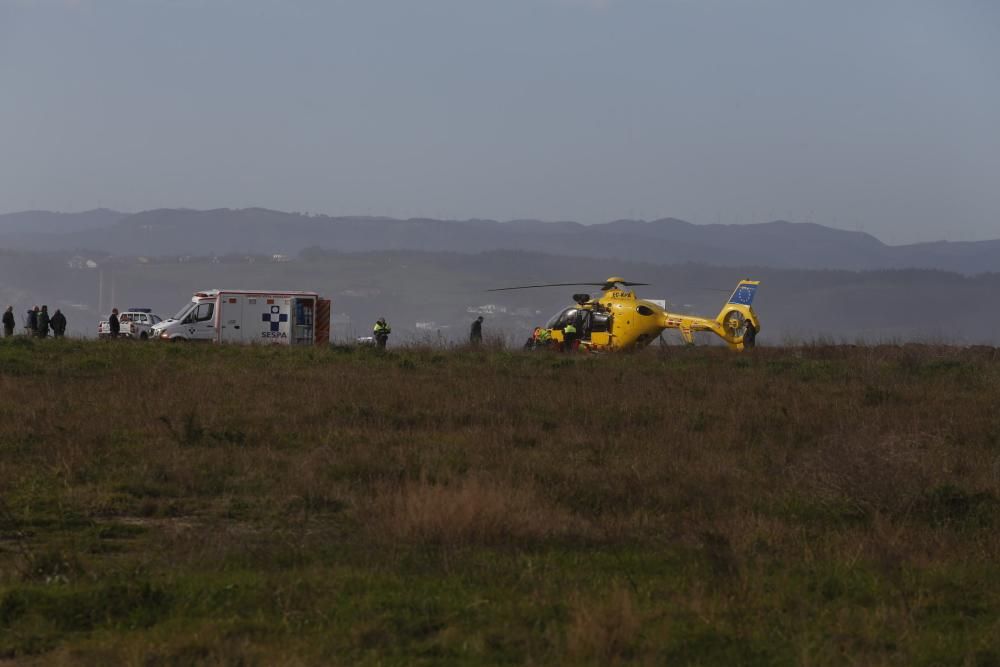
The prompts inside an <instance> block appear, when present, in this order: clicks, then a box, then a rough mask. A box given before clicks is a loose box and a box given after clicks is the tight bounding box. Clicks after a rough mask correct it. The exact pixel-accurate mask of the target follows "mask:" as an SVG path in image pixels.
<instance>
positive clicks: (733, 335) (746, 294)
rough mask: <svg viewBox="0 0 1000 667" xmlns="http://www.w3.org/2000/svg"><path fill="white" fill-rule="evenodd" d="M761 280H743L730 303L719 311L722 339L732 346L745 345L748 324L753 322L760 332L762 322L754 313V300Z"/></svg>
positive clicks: (717, 319)
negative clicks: (744, 338) (744, 333)
mask: <svg viewBox="0 0 1000 667" xmlns="http://www.w3.org/2000/svg"><path fill="white" fill-rule="evenodd" d="M759 286H760V281H759V280H741V281H740V282H739V284H738V285H737V286H736V289H735V290H733V294H732V296H730V297H729V301H727V302H726V304H725V305H724V306H723V307H722V310H720V311H719V315H718V317H716V318H715V321H716V323H717V324H718V325H719V326H720V327H721V328H722V333H723V335H722V338H723V339H724V340H725V341H726V342H727V343H729V344H730V345H731V346H735V347H741V346H742V345H743V332H744V331H745V330H746V322H747V321H748V320H749V321H750V322H753V325H754V328H755V329H756V330H757V331H760V320H759V319H757V314H756V313H755V312H754V311H753V299H754V297H755V296H756V295H757V288H758V287H759Z"/></svg>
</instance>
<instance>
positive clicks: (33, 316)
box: [3, 306, 66, 338]
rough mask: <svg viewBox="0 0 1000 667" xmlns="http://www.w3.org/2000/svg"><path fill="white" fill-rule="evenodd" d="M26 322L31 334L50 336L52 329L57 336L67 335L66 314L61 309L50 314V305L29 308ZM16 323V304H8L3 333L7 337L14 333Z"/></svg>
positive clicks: (40, 336)
mask: <svg viewBox="0 0 1000 667" xmlns="http://www.w3.org/2000/svg"><path fill="white" fill-rule="evenodd" d="M25 322H26V324H25V329H26V330H27V333H28V335H29V336H34V337H36V338H48V335H49V331H50V330H51V331H52V335H53V336H55V337H56V338H62V337H63V336H65V335H66V316H65V315H63V314H62V311H61V310H59V309H56V312H54V313H52V314H51V315H49V307H48V306H42V307H41V308H39V307H38V306H35V307H34V308H29V309H28V316H27V319H26V320H25ZM15 325H16V322H15V321H14V306H7V310H5V311H4V314H3V335H4V337H5V338H9V337H10V336H13V335H14V327H15Z"/></svg>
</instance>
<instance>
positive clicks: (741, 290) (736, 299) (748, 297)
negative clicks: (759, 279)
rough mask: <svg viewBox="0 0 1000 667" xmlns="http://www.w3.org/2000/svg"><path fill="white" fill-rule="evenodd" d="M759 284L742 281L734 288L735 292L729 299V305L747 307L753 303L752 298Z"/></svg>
mask: <svg viewBox="0 0 1000 667" xmlns="http://www.w3.org/2000/svg"><path fill="white" fill-rule="evenodd" d="M758 284H759V283H756V282H749V281H744V282H742V283H740V284H739V285H738V286H737V287H736V291H735V292H733V295H732V296H731V297H729V303H736V304H739V305H741V306H749V305H750V304H752V303H753V297H754V295H755V294H757V285H758Z"/></svg>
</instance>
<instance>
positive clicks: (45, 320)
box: [38, 306, 49, 338]
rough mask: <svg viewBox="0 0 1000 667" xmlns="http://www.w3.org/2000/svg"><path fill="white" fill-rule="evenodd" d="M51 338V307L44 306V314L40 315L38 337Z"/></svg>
mask: <svg viewBox="0 0 1000 667" xmlns="http://www.w3.org/2000/svg"><path fill="white" fill-rule="evenodd" d="M48 336H49V307H48V306H42V312H40V313H38V337H39V338H48Z"/></svg>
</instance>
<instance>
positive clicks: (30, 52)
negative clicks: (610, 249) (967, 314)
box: [0, 0, 1000, 242]
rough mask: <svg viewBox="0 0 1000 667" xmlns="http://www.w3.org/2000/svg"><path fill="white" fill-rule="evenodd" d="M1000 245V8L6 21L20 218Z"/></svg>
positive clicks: (5, 65) (630, 2)
mask: <svg viewBox="0 0 1000 667" xmlns="http://www.w3.org/2000/svg"><path fill="white" fill-rule="evenodd" d="M98 205H101V206H105V207H109V208H117V209H121V210H141V209H147V208H154V207H181V206H183V207H192V208H214V207H233V208H242V207H247V206H265V207H270V208H277V209H282V210H294V211H311V212H321V213H328V214H331V215H348V214H373V215H374V214H379V215H392V216H396V217H410V216H434V217H450V218H467V217H484V218H487V217H488V218H496V219H511V218H522V217H532V218H543V219H572V220H578V221H581V222H598V221H606V220H611V219H616V218H622V217H636V218H639V217H641V218H645V219H654V218H657V217H664V216H675V217H680V218H684V219H687V220H692V221H694V222H702V223H704V222H725V223H735V222H739V223H745V222H751V221H762V220H769V219H775V218H785V219H792V220H812V221H815V222H819V223H822V224H827V225H832V226H836V227H842V228H846V229H863V230H865V231H868V232H871V233H873V234H875V235H877V236H879V237H881V238H883V239H884V240H886V241H889V242H908V241H915V240H934V239H940V238H947V239H954V240H965V239H982V238H1000V2H997V1H996V0H837V1H835V2H834V1H819V0H816V1H811V0H301V1H299V0H0V211H15V210H22V209H27V208H44V209H54V210H83V209H88V208H94V207H97V206H98Z"/></svg>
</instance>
